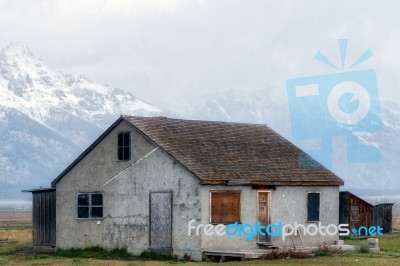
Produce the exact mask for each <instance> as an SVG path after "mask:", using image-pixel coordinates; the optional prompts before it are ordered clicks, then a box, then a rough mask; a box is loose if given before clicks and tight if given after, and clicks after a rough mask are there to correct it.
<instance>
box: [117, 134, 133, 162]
mask: <svg viewBox="0 0 400 266" xmlns="http://www.w3.org/2000/svg"><path fill="white" fill-rule="evenodd" d="M130 159H131V133H129V132H125V133H118V160H119V161H129V160H130Z"/></svg>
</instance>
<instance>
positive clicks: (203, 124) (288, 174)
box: [122, 116, 344, 186]
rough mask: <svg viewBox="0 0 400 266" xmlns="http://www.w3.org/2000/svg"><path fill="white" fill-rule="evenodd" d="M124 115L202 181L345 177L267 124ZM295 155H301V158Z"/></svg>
mask: <svg viewBox="0 0 400 266" xmlns="http://www.w3.org/2000/svg"><path fill="white" fill-rule="evenodd" d="M122 119H123V120H125V121H128V122H129V123H131V124H132V125H133V126H134V127H136V128H137V129H138V130H140V131H141V132H142V133H143V134H144V135H146V136H147V137H148V138H150V139H151V140H152V141H154V142H155V143H156V144H157V145H158V146H160V147H161V148H162V149H164V150H165V151H166V152H167V153H169V154H170V155H171V156H172V157H174V158H175V159H176V160H177V161H179V162H180V163H181V164H182V165H184V166H185V167H186V168H187V169H188V170H190V171H191V172H192V173H194V174H195V175H196V176H197V177H198V178H199V179H200V180H201V181H202V183H203V184H221V183H224V184H233V185H234V184H238V185H239V184H252V185H257V184H258V185H335V186H337V185H343V183H344V182H343V180H342V179H340V178H339V177H337V176H336V175H335V174H333V173H332V172H331V171H329V170H328V169H326V168H325V167H323V166H321V165H319V164H318V163H317V162H316V161H315V160H314V159H312V158H311V157H309V156H307V155H305V154H304V153H303V152H302V151H301V150H300V149H299V148H298V147H296V146H295V145H293V144H292V143H291V142H290V141H288V140H286V139H285V138H283V137H282V136H280V135H279V134H278V133H276V132H275V131H273V130H272V129H270V128H269V127H267V126H265V125H255V124H243V123H227V122H212V121H196V120H181V119H170V118H166V117H136V116H123V117H122ZM299 156H300V158H303V159H302V160H303V161H302V160H300V161H299ZM304 158H305V159H304ZM316 166H317V167H316Z"/></svg>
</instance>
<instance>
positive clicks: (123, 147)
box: [117, 131, 132, 162]
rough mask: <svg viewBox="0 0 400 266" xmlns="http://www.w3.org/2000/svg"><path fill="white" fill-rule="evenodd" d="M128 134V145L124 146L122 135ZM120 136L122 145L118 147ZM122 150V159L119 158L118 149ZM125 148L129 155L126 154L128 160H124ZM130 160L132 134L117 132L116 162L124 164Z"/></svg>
mask: <svg viewBox="0 0 400 266" xmlns="http://www.w3.org/2000/svg"><path fill="white" fill-rule="evenodd" d="M125 134H128V136H129V145H125V143H124V139H125V138H124V135H125ZM120 135H122V136H123V137H122V145H119V136H120ZM120 148H121V149H122V159H120V158H119V149H120ZM125 148H128V149H129V153H128V159H124V158H125V157H124V155H125V153H124V150H125ZM131 158H132V134H131V132H130V131H122V132H118V133H117V161H118V162H126V161H130V160H131Z"/></svg>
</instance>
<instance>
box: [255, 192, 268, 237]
mask: <svg viewBox="0 0 400 266" xmlns="http://www.w3.org/2000/svg"><path fill="white" fill-rule="evenodd" d="M259 193H267V194H268V195H267V201H268V202H267V214H268V215H267V216H268V217H267V221H268V224H269V223H270V222H271V213H270V211H271V190H257V196H256V206H257V211H256V217H257V222H259V221H260V220H259V216H260V205H259V203H260V201H259ZM266 237H267V240H266V241H264V240H262V241H261V240H260V234H257V242H258V243H268V242H271V236H269V235H268V236H266Z"/></svg>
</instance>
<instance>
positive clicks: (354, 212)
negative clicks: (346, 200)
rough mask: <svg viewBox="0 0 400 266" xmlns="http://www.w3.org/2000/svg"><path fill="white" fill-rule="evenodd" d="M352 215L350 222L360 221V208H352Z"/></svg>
mask: <svg viewBox="0 0 400 266" xmlns="http://www.w3.org/2000/svg"><path fill="white" fill-rule="evenodd" d="M350 208H351V213H350V221H359V220H360V212H359V210H358V206H355V205H353V206H351V207H350Z"/></svg>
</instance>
